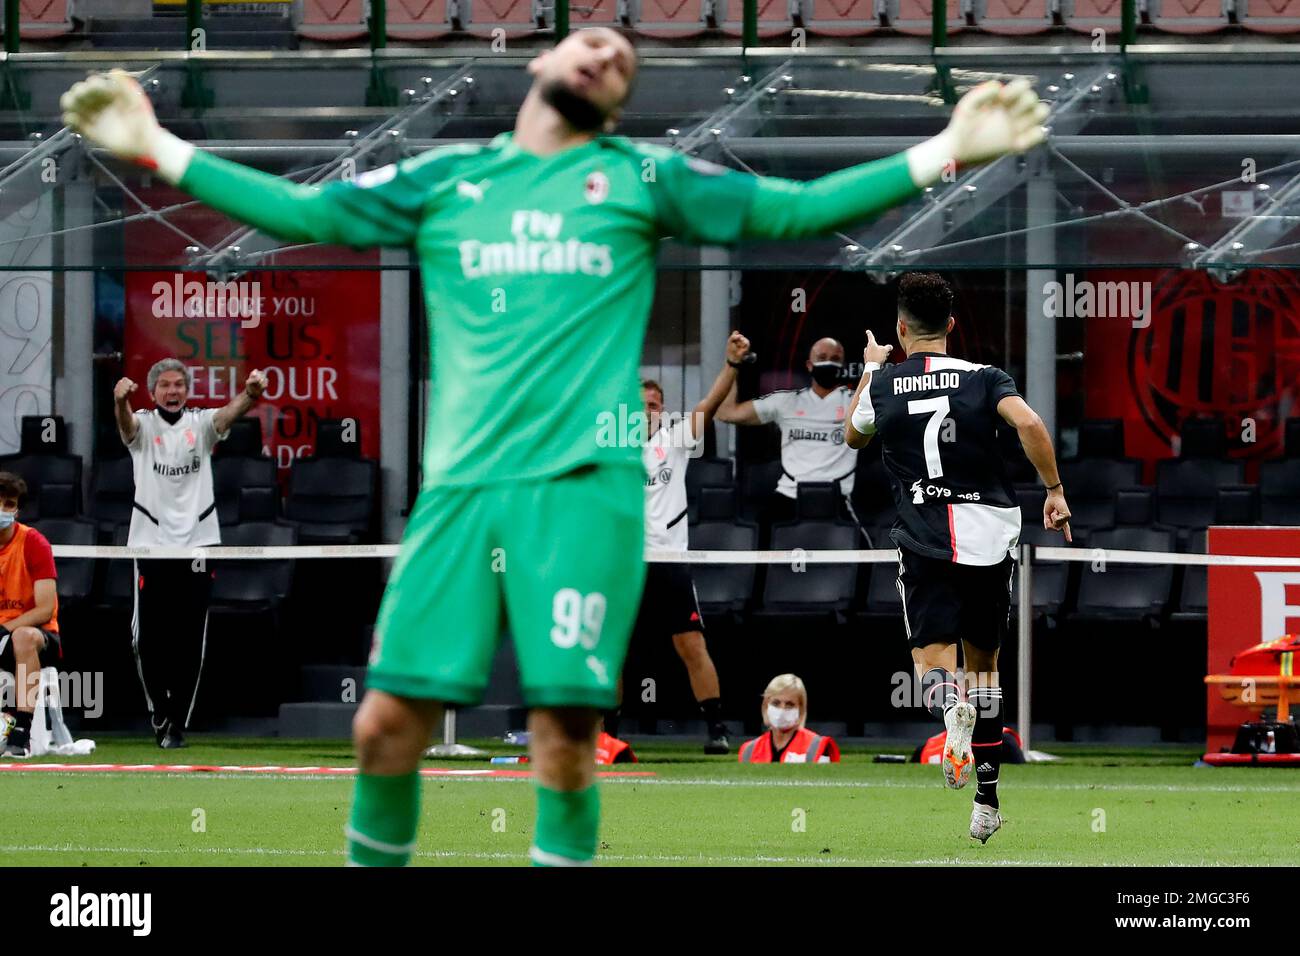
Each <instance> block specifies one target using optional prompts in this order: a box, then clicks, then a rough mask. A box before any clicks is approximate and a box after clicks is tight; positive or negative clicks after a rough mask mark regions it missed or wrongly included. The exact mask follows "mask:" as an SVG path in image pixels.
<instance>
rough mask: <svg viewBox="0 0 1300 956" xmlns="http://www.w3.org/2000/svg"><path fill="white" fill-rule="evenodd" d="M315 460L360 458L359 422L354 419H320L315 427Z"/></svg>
mask: <svg viewBox="0 0 1300 956" xmlns="http://www.w3.org/2000/svg"><path fill="white" fill-rule="evenodd" d="M316 457H317V458H360V457H361V422H359V421H358V420H357V419H355V418H322V419H321V420H320V422H319V423H318V424H317V426H316Z"/></svg>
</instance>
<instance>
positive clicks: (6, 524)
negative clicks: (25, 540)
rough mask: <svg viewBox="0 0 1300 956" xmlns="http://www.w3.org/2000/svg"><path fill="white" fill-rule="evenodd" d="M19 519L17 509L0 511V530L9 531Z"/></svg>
mask: <svg viewBox="0 0 1300 956" xmlns="http://www.w3.org/2000/svg"><path fill="white" fill-rule="evenodd" d="M17 520H18V512H16V511H0V531H7V530H8V529H9V528H10V527H11V526H12V525H13V523H14V522H15V521H17Z"/></svg>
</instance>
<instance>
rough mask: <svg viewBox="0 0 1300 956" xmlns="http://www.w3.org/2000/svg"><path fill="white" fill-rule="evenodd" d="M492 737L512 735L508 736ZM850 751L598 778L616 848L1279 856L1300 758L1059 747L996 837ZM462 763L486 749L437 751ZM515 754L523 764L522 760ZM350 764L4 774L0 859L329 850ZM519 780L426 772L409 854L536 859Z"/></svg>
mask: <svg viewBox="0 0 1300 956" xmlns="http://www.w3.org/2000/svg"><path fill="white" fill-rule="evenodd" d="M471 743H478V744H480V745H483V746H493V747H495V749H496V750H497V751H498V752H513V750H514V749H516V748H502V746H501V745H500V744H499V743H498V744H494V745H493V744H487V743H486V742H482V741H477V742H475V741H471ZM879 749H880V748H846V751H845V754H844V762H843V763H841V764H839V765H832V766H825V765H823V766H798V765H795V766H781V765H777V766H771V765H769V766H740V765H739V764H738V763H736V761H735V758H734V756H733V757H731V758H708V757H704V756H703V755H702V754H700V753H699V750H698V747H697V746H695V745H691V746H687V745H683V744H658V745H655V744H645V745H643V746H641V747H638V755H639V756H640V757H641V763H640V764H637V765H635V766H634V767H631V768H630V769H636V770H649V771H653V772H654V773H655V775H656V776H654V777H652V778H624V779H622V780H609V779H607V780H605V781H604V782H603V784H602V793H601V800H602V806H603V820H602V825H601V859H600V862H601V863H603V864H604V865H614V866H618V865H632V866H637V865H643V866H718V865H720V866H729V865H780V864H790V865H868V864H898V865H925V864H930V863H934V862H944V861H948V862H960V863H986V864H1041V865H1088V866H1103V865H1105V866H1130V865H1154V866H1164V865H1193V866H1195V865H1214V864H1240V865H1258V864H1283V863H1287V864H1290V863H1294V861H1295V860H1296V859H1297V858H1300V834H1298V833H1297V832H1296V831H1295V829H1294V828H1290V827H1286V826H1285V825H1283V823H1282V821H1285V820H1287V819H1289V816H1290V812H1291V811H1293V810H1294V808H1295V806H1296V803H1297V800H1298V799H1300V774H1298V773H1297V772H1296V771H1293V770H1285V769H1248V768H1231V769H1229V768H1221V769H1211V768H1203V767H1202V768H1197V767H1193V766H1192V763H1193V761H1194V760H1195V758H1196V755H1197V752H1196V751H1195V750H1193V749H1188V748H1178V749H1146V750H1133V749H1127V750H1126V749H1115V748H1109V749H1106V748H1098V747H1087V746H1079V745H1076V746H1069V747H1066V746H1061V747H1052V748H1049V749H1050V750H1051V751H1052V752H1054V753H1058V754H1059V755H1061V756H1062V757H1063V759H1062V760H1061V761H1060V762H1058V763H1051V764H1035V765H1025V766H1012V767H1004V768H1003V772H1002V784H1001V786H1000V788H999V792H1000V794H1001V797H1002V808H1003V809H1002V812H1003V817H1004V819H1005V824H1004V826H1003V829H1002V830H1001V832H999V833H997V834H996V835H995V836H994V837H993V838H992V839H991V840H990V841H989V843H988V844H987V845H986V846H980V845H979V844H978V843H976V842H974V841H972V840H971V839H970V837H969V836H967V834H966V827H967V824H968V821H969V817H970V802H971V796H972V795H973V791H974V785H973V784H971V785H970V787H969V788H968V789H967V790H964V791H962V792H959V793H954V792H950V791H947V790H945V789H944V788H943V785H942V781H941V778H940V775H939V770H938V768H937V767H928V766H926V767H923V766H919V765H916V764H907V765H898V764H873V763H871V755H872V754H873V753H875V752H877V751H878V750H879ZM42 759H44V760H47V761H48V762H53V763H71V762H84V763H115V764H119V763H120V764H137V763H165V764H181V763H193V764H220V765H244V766H248V765H285V766H327V765H339V766H350V765H352V763H353V761H352V757H351V750H350V745H349V744H348V743H347V742H346V741H276V740H256V741H252V740H239V739H234V738H216V737H205V736H203V735H195V736H194V737H192V738H191V746H190V748H189V749H187V750H183V751H179V752H176V751H162V750H159V749H157V748H156V747H154V746H153V745H152V743H151V742H148V741H143V740H138V739H124V738H114V739H103V740H101V741H100V746H99V749H98V751H97V752H96V753H95V754H94V755H93V756H91V757H85V758H42ZM427 765H428V766H446V767H453V768H456V769H468V768H476V767H486V766H487V764H486V763H485V762H484V761H481V760H480V761H448V762H443V763H433V762H428V763H427ZM509 769H516V768H509ZM351 792H352V783H351V779H350V778H348V777H319V776H317V777H293V776H280V775H275V776H272V775H265V776H249V775H236V774H220V773H218V774H212V773H207V774H196V773H187V774H145V773H62V772H48V773H9V772H3V773H0V807H3V820H4V826H3V834H2V835H0V864H3V865H8V866H41V865H59V866H81V865H89V866H223V865H252V866H336V865H340V864H342V862H343V856H342V847H343V837H342V828H343V824H344V821H345V818H346V815H347V812H348V807H349V803H350V800H351ZM532 815H533V795H532V787H531V785H530V784H529V783H528V782H527V781H526V780H519V779H502V778H481V777H480V778H465V777H460V778H426V779H425V781H424V799H423V805H422V814H421V825H420V837H419V850H418V852H417V855H416V858H415V863H416V864H418V865H423V866H433V865H447V864H451V865H484V866H513V865H522V864H524V863H525V862H526V853H527V849H528V845H529V842H530V838H531V832H532V829H531V828H532Z"/></svg>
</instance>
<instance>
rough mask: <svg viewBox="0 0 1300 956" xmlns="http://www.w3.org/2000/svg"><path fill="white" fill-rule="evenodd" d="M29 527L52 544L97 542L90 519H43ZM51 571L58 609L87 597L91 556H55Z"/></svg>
mask: <svg viewBox="0 0 1300 956" xmlns="http://www.w3.org/2000/svg"><path fill="white" fill-rule="evenodd" d="M33 527H35V528H36V530H37V531H39V532H40V533H41V534H43V535H45V537H46V538H47V539H48V540H49V542H50V544H52V545H61V544H79V545H94V544H98V543H99V529H98V528H96V527H95V525H94V523H93V522H90V521H83V520H81V519H79V518H47V519H44V520H42V521H41V522H40V523H39V524H38V525H34V526H33ZM54 570H55V573H56V574H57V575H58V592H59V610H60V611H62V610H63V609H64V608H65V607H76V606H78V605H81V604H84V603H85V602H86V601H88V600H90V596H91V593H92V592H93V591H94V588H95V559H94V558H55V559H54Z"/></svg>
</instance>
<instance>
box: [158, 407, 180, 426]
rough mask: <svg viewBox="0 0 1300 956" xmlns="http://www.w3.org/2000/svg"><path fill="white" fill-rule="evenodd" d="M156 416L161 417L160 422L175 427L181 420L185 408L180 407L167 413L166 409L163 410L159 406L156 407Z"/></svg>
mask: <svg viewBox="0 0 1300 956" xmlns="http://www.w3.org/2000/svg"><path fill="white" fill-rule="evenodd" d="M158 414H159V415H160V416H161V417H162V420H163V421H165V422H166V423H167V424H168V425H175V424H176V423H177V422H178V421H180V420H181V416H182V415H184V414H185V406H184V405H182V406H181V407H180V408H178V409H176V411H174V412H169V411H167V409H165V408H163V407H162V406H161V405H160V406H159V407H158Z"/></svg>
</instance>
